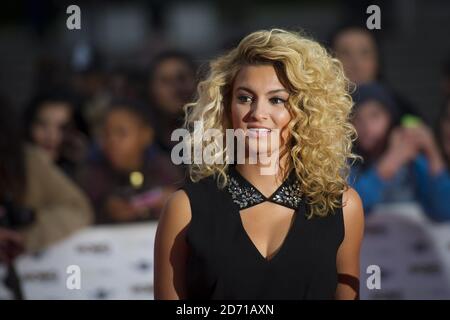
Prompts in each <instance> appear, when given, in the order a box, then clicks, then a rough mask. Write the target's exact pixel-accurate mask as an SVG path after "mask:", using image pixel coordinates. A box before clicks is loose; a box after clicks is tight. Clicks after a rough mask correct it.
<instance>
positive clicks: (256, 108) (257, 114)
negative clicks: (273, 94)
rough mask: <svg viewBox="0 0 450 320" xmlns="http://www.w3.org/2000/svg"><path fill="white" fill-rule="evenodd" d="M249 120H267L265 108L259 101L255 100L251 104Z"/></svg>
mask: <svg viewBox="0 0 450 320" xmlns="http://www.w3.org/2000/svg"><path fill="white" fill-rule="evenodd" d="M250 114H251V118H252V119H253V120H255V121H261V120H266V119H267V118H268V114H267V106H266V105H265V103H264V102H263V101H261V100H256V101H255V102H254V103H253V104H252V108H251V111H250Z"/></svg>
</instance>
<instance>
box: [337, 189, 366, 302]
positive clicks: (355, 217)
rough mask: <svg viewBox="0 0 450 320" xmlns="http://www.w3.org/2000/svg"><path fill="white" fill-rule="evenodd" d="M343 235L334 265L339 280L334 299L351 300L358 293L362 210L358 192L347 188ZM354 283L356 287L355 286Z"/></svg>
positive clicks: (344, 196) (344, 199) (362, 232)
mask: <svg viewBox="0 0 450 320" xmlns="http://www.w3.org/2000/svg"><path fill="white" fill-rule="evenodd" d="M343 213H344V227H345V237H344V240H343V241H342V243H341V246H340V247H339V249H338V253H337V258H336V266H337V272H338V274H339V275H340V281H339V283H338V287H337V290H336V299H338V300H348V299H350V300H352V299H355V298H356V297H357V295H358V294H359V264H360V261H359V259H360V249H361V242H362V239H363V234H364V211H363V207H362V202H361V199H360V197H359V195H358V193H357V192H356V191H355V190H354V189H353V188H349V189H348V190H346V191H345V192H344V195H343ZM355 284H357V285H358V288H355Z"/></svg>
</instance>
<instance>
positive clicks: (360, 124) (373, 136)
mask: <svg viewBox="0 0 450 320" xmlns="http://www.w3.org/2000/svg"><path fill="white" fill-rule="evenodd" d="M353 125H354V126H355V129H356V131H357V132H358V145H359V146H360V147H361V148H362V149H363V150H364V151H366V152H369V153H370V152H373V151H375V150H377V149H378V148H379V147H380V146H382V144H383V143H384V141H385V139H386V136H387V133H388V130H389V128H390V125H391V117H390V115H389V113H388V112H387V111H386V110H385V109H384V107H383V106H382V105H381V104H380V103H379V102H377V101H373V100H372V101H367V102H365V103H363V104H362V105H360V106H359V107H358V111H357V112H356V113H355V115H354V118H353Z"/></svg>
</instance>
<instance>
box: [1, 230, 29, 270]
mask: <svg viewBox="0 0 450 320" xmlns="http://www.w3.org/2000/svg"><path fill="white" fill-rule="evenodd" d="M23 251H24V245H23V238H22V236H21V235H20V233H18V232H16V231H13V230H9V229H5V228H0V262H2V263H5V264H10V263H12V262H13V261H14V259H15V258H16V257H17V256H18V255H20V254H21V253H22V252H23Z"/></svg>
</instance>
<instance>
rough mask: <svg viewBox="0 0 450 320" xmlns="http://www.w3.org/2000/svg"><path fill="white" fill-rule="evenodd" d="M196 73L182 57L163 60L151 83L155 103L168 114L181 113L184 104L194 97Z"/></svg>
mask: <svg viewBox="0 0 450 320" xmlns="http://www.w3.org/2000/svg"><path fill="white" fill-rule="evenodd" d="M194 91H195V75H194V72H193V71H192V70H191V68H190V66H189V65H187V64H186V63H185V62H184V61H182V60H180V59H175V58H173V59H167V60H164V61H162V62H161V63H160V64H159V65H158V67H157V68H156V70H155V74H154V75H153V81H152V82H151V84H150V92H151V97H152V98H153V99H154V101H153V102H154V103H155V105H156V106H157V107H158V108H160V109H162V111H164V112H166V113H168V114H173V115H176V114H179V113H181V112H182V107H183V105H184V104H186V103H187V102H189V101H190V100H191V99H192V96H193V93H194Z"/></svg>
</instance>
